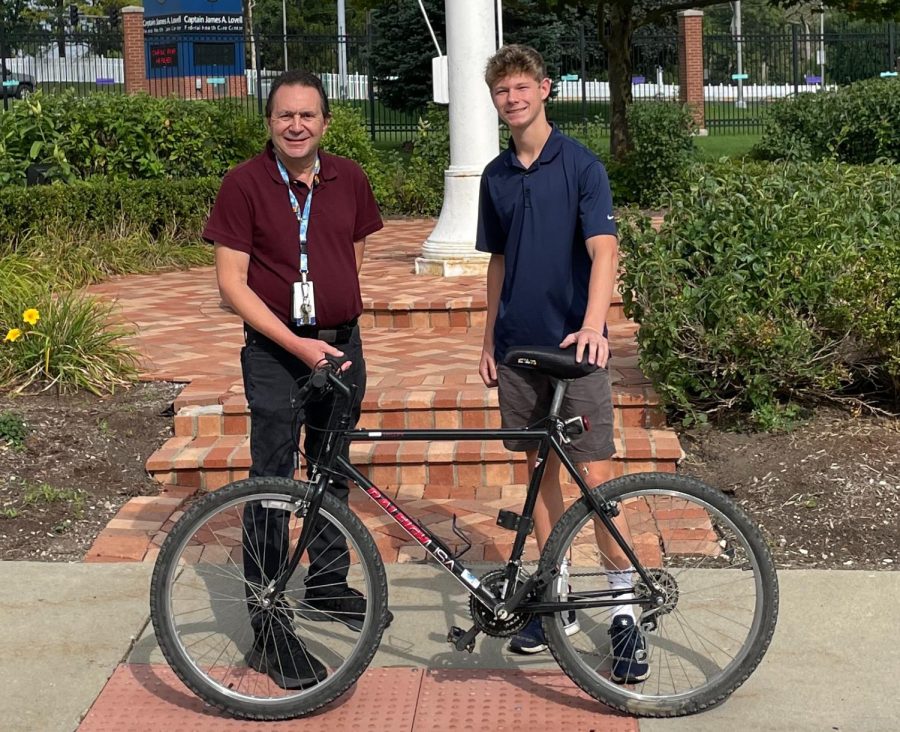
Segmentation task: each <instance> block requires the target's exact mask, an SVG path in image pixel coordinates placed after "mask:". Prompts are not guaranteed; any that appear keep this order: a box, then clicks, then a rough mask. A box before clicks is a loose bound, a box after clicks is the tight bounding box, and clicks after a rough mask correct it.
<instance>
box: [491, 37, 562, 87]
mask: <svg viewBox="0 0 900 732" xmlns="http://www.w3.org/2000/svg"><path fill="white" fill-rule="evenodd" d="M515 74H527V75H528V76H533V77H534V79H535V80H536V81H537V82H538V83H540V82H542V81H543V80H544V79H546V78H547V66H546V65H545V64H544V59H543V57H542V56H541V54H539V53H538V52H537V51H535V50H534V49H533V48H531V46H520V45H519V44H517V43H511V44H510V45H508V46H503V47H502V48H500V49H498V51H497V53H495V54H494V55H493V56H491V57H490V58H489V59H488V62H487V66H486V67H485V69H484V80H485V81H486V82H487V85H488V88H489V89H493V88H494V85H495V84H496V83H497V82H498V81H500V79H503V78H505V77H507V76H513V75H515Z"/></svg>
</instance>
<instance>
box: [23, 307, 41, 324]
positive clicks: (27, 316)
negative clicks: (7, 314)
mask: <svg viewBox="0 0 900 732" xmlns="http://www.w3.org/2000/svg"><path fill="white" fill-rule="evenodd" d="M40 319H41V314H40V313H39V312H38V311H37V308H28V310H26V311H25V312H24V313H22V320H24V321H25V322H26V323H28V325H36V324H37V322H38V321H39V320H40Z"/></svg>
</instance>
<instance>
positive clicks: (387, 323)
mask: <svg viewBox="0 0 900 732" xmlns="http://www.w3.org/2000/svg"><path fill="white" fill-rule="evenodd" d="M432 227H433V222H432V221H429V220H404V221H390V222H388V224H387V226H386V227H385V229H384V230H382V231H381V232H379V233H378V234H376V235H374V236H372V237H370V238H369V242H368V247H367V253H366V262H365V265H364V267H363V272H362V280H361V286H362V292H363V300H364V306H365V313H364V315H363V316H362V318H361V324H362V328H363V331H364V342H365V348H366V361H367V368H368V373H369V378H368V389H367V393H366V399H365V402H364V405H363V406H364V414H363V418H362V422H361V423H362V425H363V426H366V427H370V428H376V427H385V428H392V427H393V428H399V427H457V426H468V427H484V426H492V425H496V424H498V416H497V411H496V390H489V389H486V388H485V387H484V385H483V384H482V383H481V379H480V377H479V376H478V374H477V366H478V359H479V357H480V344H481V338H482V334H483V323H484V309H485V300H484V279H483V277H481V276H476V277H459V278H441V277H434V276H419V277H417V276H415V275H413V274H412V272H413V261H414V259H415V257H416V256H417V255H418V254H419V251H420V249H421V244H422V242H423V241H424V239H425V238H426V237H427V235H428V233H429V232H430V231H431V228H432ZM92 292H93V293H94V294H98V295H102V296H104V297H108V298H112V299H114V300H115V301H116V302H117V304H118V307H119V311H120V313H121V316H122V318H123V319H124V320H125V321H127V322H129V323H131V324H133V326H134V328H135V335H134V337H133V338H132V339H131V341H132V343H133V345H134V346H135V347H136V348H137V350H138V351H139V353H140V357H141V364H142V369H143V378H145V379H148V380H168V381H177V382H186V383H187V386H186V387H185V389H184V391H183V392H182V393H181V395H180V396H179V398H178V400H177V401H176V403H175V407H176V410H180V411H179V414H178V416H176V437H175V438H173V439H172V440H170V441H169V442H168V443H167V444H166V445H165V447H164V448H163V449H161V450H160V451H158V452H157V453H156V454H155V455H154V456H153V457H152V458H151V460H150V461H149V462H148V468H149V469H150V470H151V471H153V472H154V474H155V475H156V476H157V478H158V479H159V480H161V481H162V482H163V483H167V485H165V486H162V487H161V493H160V496H159V497H149V498H140V499H134V500H133V501H130V502H129V503H128V504H127V505H126V506H125V507H123V509H122V510H121V511H120V513H119V515H117V516H116V518H115V519H113V521H111V522H110V524H109V526H108V527H107V529H106V531H104V532H103V533H102V534H101V535H100V536H99V537H98V539H97V542H96V543H95V544H94V546H93V547H92V548H91V550H90V551H89V552H88V556H87V557H86V559H87V560H88V561H123V560H124V561H141V560H144V561H151V560H153V559H154V558H155V556H156V547H157V546H158V545H159V544H160V543H161V541H162V538H164V535H165V529H166V528H167V519H168V518H169V516H170V515H171V514H172V512H173V511H176V510H177V509H178V507H179V505H180V503H181V502H182V500H183V499H184V498H185V497H187V496H189V495H191V494H192V493H194V492H195V491H196V490H197V489H198V488H201V487H202V488H206V489H214V488H217V487H220V486H222V485H225V484H226V483H228V482H230V481H232V480H236V479H239V478H241V477H244V476H246V471H247V469H248V468H249V448H248V444H247V437H246V435H247V429H248V422H247V414H246V401H245V400H244V397H243V388H242V385H241V380H240V366H239V358H238V353H239V349H240V346H241V340H242V336H241V324H240V320H239V319H238V318H237V316H236V315H235V314H234V313H233V312H231V311H229V310H228V309H227V308H224V307H223V306H222V303H221V300H220V297H219V294H218V291H217V288H216V282H215V272H214V269H213V268H211V267H207V268H198V269H193V270H190V271H186V272H170V273H164V274H154V275H147V276H130V277H122V278H114V279H112V280H109V281H107V282H105V283H103V284H101V285H98V286H95V287H93V288H92ZM635 331H636V326H635V325H634V324H633V323H631V322H630V321H628V320H625V319H624V318H623V317H622V316H621V310H620V307H619V306H616V307H615V309H614V311H613V315H612V317H611V322H610V340H611V347H612V351H613V354H614V358H613V359H612V361H611V362H610V376H611V380H612V382H613V384H614V393H615V401H616V404H617V405H618V408H617V434H616V444H617V450H618V454H619V457H620V458H622V459H624V460H628V461H631V462H630V468H629V469H630V470H641V469H644V470H646V469H654V468H658V467H659V463H658V459H659V458H661V457H666V456H668V459H669V460H670V461H671V460H674V459H675V458H677V456H678V455H680V448H679V446H678V442H677V438H676V437H675V435H674V433H672V432H670V431H668V430H666V429H664V427H663V425H662V424H660V415H658V414H654V413H653V412H652V411H649V412H648V411H647V408H648V406H649V407H651V408H652V406H653V405H654V404H655V395H654V394H653V392H652V390H651V389H650V388H649V385H648V384H647V382H646V380H645V379H644V377H643V375H642V374H641V372H640V371H639V369H638V367H637V347H636V343H635V339H634V334H635ZM629 407H637V408H636V409H630V408H629ZM648 427H652V428H653V429H647V428H648ZM352 456H353V460H354V462H355V463H356V464H357V465H358V466H361V469H364V472H367V473H368V475H369V477H370V478H371V479H372V480H373V481H375V482H376V484H378V485H379V486H384V487H385V488H386V489H389V490H390V492H392V493H394V494H395V495H397V494H398V492H399V495H400V497H401V498H403V499H404V500H407V501H412V503H410V505H409V508H410V510H411V511H413V512H414V513H416V512H417V511H418V512H421V513H422V514H423V515H424V516H425V517H426V518H427V519H429V520H430V521H432V522H433V523H434V525H432V524H430V523H428V521H426V525H429V527H430V528H434V529H435V530H436V531H437V532H438V533H439V535H442V536H445V535H446V538H448V539H451V540H453V543H454V544H455V538H454V537H453V536H452V534H451V533H449V529H448V531H447V532H445V531H443V529H444V528H447V527H445V526H444V525H443V524H445V523H446V524H447V526H449V514H450V513H453V512H455V513H457V514H458V515H459V516H460V517H461V518H462V517H465V519H466V522H467V525H468V526H470V527H472V531H473V537H472V538H473V539H474V541H475V546H474V547H473V549H472V550H471V551H470V553H469V554H468V555H467V557H470V558H472V559H476V560H477V559H482V558H484V559H490V560H493V559H499V558H500V557H499V555H498V553H499V554H502V552H504V551H506V552H508V549H509V545H508V541H509V539H508V537H503V539H502V541H501V539H500V537H498V532H499V531H501V530H499V529H497V528H496V526H495V525H494V523H495V519H496V515H497V514H496V512H497V510H498V509H500V508H508V509H512V510H515V509H518V508H519V507H520V506H521V501H522V497H523V495H524V493H523V485H524V482H525V479H526V477H525V476H526V471H525V466H524V463H522V462H521V459H520V458H519V459H518V461H517V459H516V458H514V456H512V455H511V454H510V453H507V452H506V451H505V450H503V448H502V446H501V445H499V443H485V444H484V445H483V446H479V445H478V444H477V443H459V444H457V445H454V444H453V443H440V442H436V443H430V444H425V443H419V442H411V443H405V444H403V445H392V444H390V443H388V444H384V443H383V444H379V445H375V444H363V443H356V444H354V446H353V453H352ZM669 464H670V465H673V463H671V462H670V463H669ZM622 469H624V468H622V467H620V472H621V470H622ZM665 469H671V467H669V468H665ZM398 486H399V487H398ZM351 496H352V501H353V505H354V508H355V509H356V510H357V511H358V513H360V515H361V516H363V517H364V519H365V521H366V523H367V525H368V528H369V529H370V530H371V531H372V532H373V534H374V535H375V537H376V539H377V542H378V545H379V548H380V549H381V550H382V553H383V556H384V559H385V560H386V561H404V560H408V559H411V558H419V557H420V556H421V552H422V550H421V548H419V547H418V546H417V545H414V544H413V543H412V542H411V540H410V539H409V537H407V536H405V534H404V533H403V532H402V531H400V530H398V528H397V527H396V526H394V525H389V524H387V523H386V522H385V520H384V516H383V514H381V512H380V511H378V510H376V509H375V508H374V507H373V506H371V505H369V504H368V499H367V498H366V497H365V496H363V495H362V493H359V492H353V493H352V494H351ZM575 497H576V493H575V490H574V487H573V486H572V487H570V488H569V489H568V490H567V495H566V500H567V502H570V501H571V500H574V498H575ZM528 551H529V553H530V554H533V553H534V552H535V549H534V547H529V550H528Z"/></svg>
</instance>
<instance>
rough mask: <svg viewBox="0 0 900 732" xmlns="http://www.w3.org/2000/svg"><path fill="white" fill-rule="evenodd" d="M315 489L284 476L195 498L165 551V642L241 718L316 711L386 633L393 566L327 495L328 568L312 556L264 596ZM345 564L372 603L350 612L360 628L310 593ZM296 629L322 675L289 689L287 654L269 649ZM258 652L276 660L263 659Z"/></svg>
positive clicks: (157, 614)
mask: <svg viewBox="0 0 900 732" xmlns="http://www.w3.org/2000/svg"><path fill="white" fill-rule="evenodd" d="M311 493H312V487H311V486H310V485H309V484H308V483H303V482H299V481H294V480H290V479H286V478H250V479H248V480H243V481H239V482H237V483H232V484H231V485H229V486H226V487H224V488H221V489H219V490H217V491H215V492H213V493H210V494H208V495H206V496H204V497H203V498H202V499H201V500H199V501H198V502H197V503H196V504H195V505H194V506H192V507H191V508H190V509H189V510H188V511H187V512H186V513H185V514H184V516H183V517H182V518H181V519H180V520H179V521H178V522H177V523H176V524H175V526H174V527H173V529H172V531H171V533H170V534H169V536H168V537H167V539H166V541H165V542H164V543H163V545H162V547H161V549H160V553H159V557H158V558H157V561H156V566H155V568H154V571H153V578H152V581H151V590H150V591H151V595H150V613H151V618H152V620H153V628H154V630H155V632H156V638H157V641H158V642H159V646H160V648H161V650H162V652H163V654H164V656H165V658H166V660H167V661H168V662H169V665H170V666H171V667H172V669H173V670H174V671H175V673H177V674H178V676H179V677H180V678H181V680H182V681H184V683H185V684H186V685H187V686H188V687H189V688H190V689H191V690H192V691H194V693H196V694H197V695H198V696H199V697H201V698H202V699H204V700H205V701H207V702H209V703H210V704H213V705H214V706H216V707H219V708H220V709H223V710H225V711H226V712H228V713H230V714H232V715H234V716H236V717H242V718H247V719H268V720H274V719H287V718H291V717H298V716H302V715H304V714H308V713H310V712H312V711H313V710H315V709H317V708H319V707H321V706H322V705H324V704H327V703H328V702H330V701H331V700H333V699H335V698H336V697H338V696H340V695H341V694H343V693H344V692H345V691H346V690H347V689H348V688H349V687H350V686H351V685H352V684H353V683H354V682H355V681H356V679H357V678H358V677H359V675H360V674H361V673H362V672H363V671H364V670H365V668H366V666H367V665H368V664H369V662H370V661H371V659H372V656H373V655H374V654H375V651H376V649H377V648H378V644H379V642H380V640H381V634H382V631H383V629H384V624H385V622H386V618H387V615H386V613H387V580H386V576H385V571H384V565H383V563H382V562H381V557H380V556H379V554H378V549H377V548H376V546H375V542H374V541H373V540H372V537H371V535H370V534H369V532H368V531H367V530H366V529H365V527H364V526H363V525H362V523H361V522H360V521H359V519H358V518H357V517H356V516H355V515H354V514H353V513H352V512H351V511H350V510H349V509H348V508H347V506H345V505H343V504H342V503H341V502H339V501H337V500H336V499H335V498H333V497H332V496H331V495H329V494H326V495H325V496H324V497H323V501H322V506H321V509H320V511H319V518H318V521H317V523H316V535H317V536H319V537H321V536H328V537H329V538H328V544H327V546H326V551H330V552H331V553H330V554H328V559H327V565H326V566H324V567H323V566H322V564H323V562H322V560H320V561H319V562H317V565H316V567H317V569H316V570H315V571H313V572H311V571H310V562H309V555H308V553H307V552H305V553H304V555H303V557H302V558H301V561H300V564H299V565H298V566H297V569H296V570H295V571H294V573H293V574H292V576H291V577H290V579H289V581H288V584H287V586H286V588H285V591H284V593H283V594H282V595H281V596H280V597H278V598H273V601H272V602H269V603H266V602H264V598H265V588H266V586H267V585H268V584H270V583H271V580H273V579H274V575H275V574H276V572H277V569H272V568H273V567H275V568H277V567H279V566H281V567H284V566H286V564H287V561H288V559H289V558H290V557H291V555H292V554H293V551H294V548H295V547H296V543H297V541H298V540H299V537H300V532H301V530H302V528H303V524H304V520H305V519H304V515H305V511H306V508H307V506H308V499H309V497H310V495H311ZM245 517H246V518H245ZM250 517H252V518H250ZM248 521H249V522H250V523H248ZM323 531H324V532H326V533H324V534H323V533H322V532H323ZM321 544H322V542H321V541H320V544H319V545H320V546H321ZM323 556H324V555H323ZM260 567H269V568H270V569H269V571H270V572H271V574H272V576H268V577H263V576H257V575H256V574H255V572H256V571H257V570H258V569H259V568H260ZM336 568H339V572H338V574H339V575H343V574H344V573H346V584H349V586H350V587H353V588H354V589H356V590H358V591H360V592H361V594H362V597H363V598H365V603H364V604H365V608H364V610H362V611H360V612H354V613H353V614H352V623H351V624H352V625H354V626H355V628H353V627H350V624H348V618H347V615H346V613H342V612H341V610H339V609H338V610H335V609H334V608H331V609H328V608H326V609H324V610H323V606H322V605H321V603H320V604H317V605H316V607H315V608H312V607H311V605H310V602H311V601H312V602H315V600H311V599H310V596H307V594H306V587H307V584H311V585H315V584H317V583H316V579H317V577H325V576H326V575H327V578H328V582H329V583H331V584H330V585H324V584H323V583H322V582H319V583H318V585H319V586H318V587H317V588H316V589H317V591H318V592H319V593H320V595H321V594H322V592H323V587H325V588H326V590H327V587H328V586H334V585H335V582H334V574H333V572H334V570H335V569H336ZM337 584H339V585H340V586H341V587H345V586H346V585H345V584H344V583H343V582H340V583H337ZM251 616H252V618H253V619H252V620H251ZM276 634H277V636H276ZM287 636H291V644H292V645H291V648H293V649H294V650H295V651H297V653H298V655H297V656H294V657H295V658H297V657H300V662H301V664H302V662H303V660H304V659H309V658H310V657H312V658H313V659H315V660H316V661H317V662H321V664H322V665H323V666H324V668H325V669H326V670H327V676H326V677H325V678H324V680H320V681H319V682H318V683H316V677H315V676H314V677H313V679H312V682H311V684H304V685H305V686H306V687H307V688H293V689H291V688H282V686H283V685H284V678H285V677H284V676H282V677H281V678H282V683H281V684H279V683H278V681H277V680H276V676H275V675H273V671H272V670H273V669H274V673H275V674H277V673H278V672H279V668H276V667H282V668H280V670H281V671H283V672H285V673H287V672H288V671H289V670H290V669H285V668H283V666H287V665H288V661H289V660H290V659H288V657H287V655H286V653H285V652H276V653H275V654H274V655H272V654H269V655H266V653H268V652H267V651H266V649H267V648H272V647H275V646H279V644H280V646H281V647H283V646H285V644H286V641H285V638H286V637H287ZM294 639H297V640H299V645H298V644H297V643H296V642H294ZM267 644H268V645H267ZM297 649H299V650H297ZM263 652H266V653H263ZM261 653H262V654H263V655H265V658H266V659H274V660H269V661H268V663H267V664H265V663H264V664H261V663H260V661H259V659H260V655H261ZM254 654H255V655H254ZM282 658H284V659H285V660H284V662H282ZM307 662H309V661H307ZM260 666H263V668H260ZM266 666H267V667H266ZM288 676H290V674H288ZM294 676H297V674H296V673H294Z"/></svg>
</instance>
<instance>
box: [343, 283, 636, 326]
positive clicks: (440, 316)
mask: <svg viewBox="0 0 900 732" xmlns="http://www.w3.org/2000/svg"><path fill="white" fill-rule="evenodd" d="M474 291H475V292H478V293H479V294H477V295H464V296H452V295H451V296H447V295H439V296H424V297H423V296H418V297H416V296H412V295H406V294H404V288H400V289H399V290H398V291H397V298H396V299H391V300H386V299H380V298H367V297H363V314H362V315H361V316H360V318H359V323H360V327H362V328H391V329H394V330H397V329H408V328H413V329H417V330H419V329H422V328H478V329H479V330H481V329H483V328H484V320H485V315H486V313H487V301H486V300H485V297H484V287H483V286H481V287H480V288H478V289H476V290H474ZM625 319H626V318H625V311H624V307H623V305H622V296H621V295H620V294H619V293H618V292H616V293H615V295H613V301H612V302H611V303H610V306H609V312H608V314H607V320H608V321H609V322H610V323H616V322H621V321H624V320H625Z"/></svg>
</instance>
